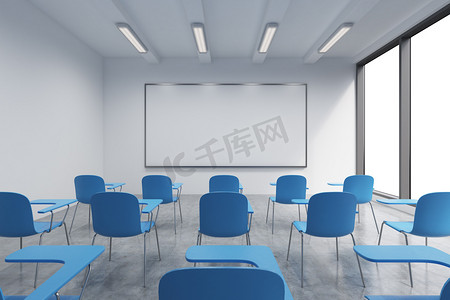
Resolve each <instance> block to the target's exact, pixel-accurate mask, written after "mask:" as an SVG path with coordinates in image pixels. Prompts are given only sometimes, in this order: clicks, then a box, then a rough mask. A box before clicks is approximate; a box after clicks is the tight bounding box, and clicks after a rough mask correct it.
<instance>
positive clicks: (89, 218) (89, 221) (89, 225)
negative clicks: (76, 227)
mask: <svg viewBox="0 0 450 300" xmlns="http://www.w3.org/2000/svg"><path fill="white" fill-rule="evenodd" d="M88 229H89V231H90V230H91V206H90V205H89V216H88Z"/></svg>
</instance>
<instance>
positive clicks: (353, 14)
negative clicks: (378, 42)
mask: <svg viewBox="0 0 450 300" xmlns="http://www.w3.org/2000/svg"><path fill="white" fill-rule="evenodd" d="M378 2H379V0H352V1H350V2H349V3H348V4H347V6H346V7H345V8H344V9H343V10H342V11H341V13H340V14H339V15H338V16H337V17H336V18H335V19H334V20H333V21H332V22H331V23H330V25H329V26H328V27H327V29H326V30H325V31H324V32H323V33H322V35H321V36H320V38H319V39H318V40H317V41H316V42H315V43H314V44H313V45H312V47H311V48H310V49H309V50H308V52H307V53H306V55H305V57H304V58H303V61H304V63H309V64H313V63H315V62H317V61H318V60H319V59H320V58H321V57H322V56H323V55H324V54H323V53H319V47H320V46H321V45H322V44H323V43H324V42H325V41H326V40H327V39H328V38H329V37H330V36H331V35H332V34H333V33H334V32H335V31H336V29H337V28H338V27H339V26H340V25H341V24H342V23H354V24H356V23H357V22H358V21H359V20H361V19H362V18H363V17H364V16H365V15H366V14H367V13H368V12H369V11H371V10H372V8H373V7H374V6H375V5H376V4H377V3H378Z"/></svg>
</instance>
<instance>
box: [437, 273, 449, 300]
mask: <svg viewBox="0 0 450 300" xmlns="http://www.w3.org/2000/svg"><path fill="white" fill-rule="evenodd" d="M439 299H440V300H449V299H450V278H449V279H448V280H447V281H446V282H445V283H444V286H443V287H442V290H441V294H440V297H439Z"/></svg>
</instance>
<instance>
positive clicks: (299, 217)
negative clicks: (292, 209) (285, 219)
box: [297, 204, 302, 221]
mask: <svg viewBox="0 0 450 300" xmlns="http://www.w3.org/2000/svg"><path fill="white" fill-rule="evenodd" d="M297 207H298V220H299V221H301V220H302V216H300V204H298V205H297Z"/></svg>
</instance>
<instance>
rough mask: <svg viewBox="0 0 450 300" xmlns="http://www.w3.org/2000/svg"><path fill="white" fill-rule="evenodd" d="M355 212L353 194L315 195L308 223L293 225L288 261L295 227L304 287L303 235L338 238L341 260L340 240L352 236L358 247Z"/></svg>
mask: <svg viewBox="0 0 450 300" xmlns="http://www.w3.org/2000/svg"><path fill="white" fill-rule="evenodd" d="M355 210H356V197H355V196H354V195H353V194H350V193H345V192H327V193H319V194H315V195H313V196H312V197H311V199H309V210H308V220H307V222H300V221H294V222H292V225H291V233H290V236H289V245H288V252H287V259H288V260H289V250H290V248H291V238H292V228H293V227H295V228H296V229H297V230H298V232H300V234H301V244H300V246H301V256H302V259H301V277H302V279H301V280H302V287H303V234H304V233H305V234H309V235H312V236H317V237H326V238H328V237H334V238H336V257H337V259H339V248H338V238H339V237H342V236H346V235H350V236H351V237H352V240H353V245H356V243H355V238H354V237H353V229H354V228H355ZM356 259H357V261H358V266H359V272H360V274H361V281H362V283H363V286H364V287H365V284H364V278H363V274H362V271H361V265H360V263H359V257H358V255H356Z"/></svg>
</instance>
